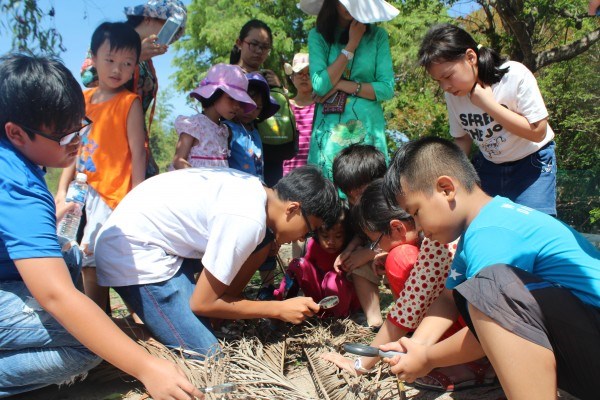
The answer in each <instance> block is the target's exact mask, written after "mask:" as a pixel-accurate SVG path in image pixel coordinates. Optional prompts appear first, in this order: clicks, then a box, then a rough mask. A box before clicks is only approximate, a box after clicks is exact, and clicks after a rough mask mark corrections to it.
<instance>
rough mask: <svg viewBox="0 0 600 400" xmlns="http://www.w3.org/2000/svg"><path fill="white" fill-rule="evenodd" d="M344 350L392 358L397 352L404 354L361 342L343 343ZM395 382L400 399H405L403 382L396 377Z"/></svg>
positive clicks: (357, 353) (361, 354) (369, 355)
mask: <svg viewBox="0 0 600 400" xmlns="http://www.w3.org/2000/svg"><path fill="white" fill-rule="evenodd" d="M344 350H345V351H346V352H348V353H352V354H356V355H359V356H364V357H384V358H392V357H394V356H397V355H398V354H400V355H402V354H406V353H402V352H400V351H383V350H379V349H378V348H377V347H373V346H367V345H366V344H361V343H345V344H344ZM396 383H397V385H398V395H399V396H400V400H406V389H405V388H404V382H402V381H401V380H400V379H398V380H397V382H396Z"/></svg>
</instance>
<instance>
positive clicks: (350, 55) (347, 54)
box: [342, 49, 354, 61]
mask: <svg viewBox="0 0 600 400" xmlns="http://www.w3.org/2000/svg"><path fill="white" fill-rule="evenodd" d="M342 54H343V55H345V56H346V58H347V59H348V61H350V60H352V59H353V58H354V53H353V52H351V51H348V50H346V49H342Z"/></svg>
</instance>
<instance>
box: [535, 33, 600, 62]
mask: <svg viewBox="0 0 600 400" xmlns="http://www.w3.org/2000/svg"><path fill="white" fill-rule="evenodd" d="M598 40H600V28H598V29H596V30H595V31H592V32H590V33H588V34H587V35H585V36H584V37H582V38H581V39H579V40H575V41H573V42H571V43H569V44H566V45H563V46H558V47H555V48H553V49H550V50H546V51H542V52H541V53H539V54H538V55H537V56H536V57H535V64H534V66H533V68H531V67H529V66H528V67H529V68H530V69H531V71H532V72H535V71H537V70H539V69H540V68H543V67H545V66H546V65H549V64H553V63H556V62H559V61H566V60H570V59H572V58H574V57H575V56H577V55H579V54H581V53H583V52H584V51H586V50H588V49H589V48H590V47H592V46H593V45H594V44H596V43H597V42H598Z"/></svg>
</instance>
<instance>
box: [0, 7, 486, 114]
mask: <svg viewBox="0 0 600 400" xmlns="http://www.w3.org/2000/svg"><path fill="white" fill-rule="evenodd" d="M144 1H145V0H39V1H38V2H39V4H40V7H41V8H42V10H43V11H44V12H48V10H49V9H50V8H51V7H54V9H55V15H56V16H55V18H54V22H53V24H52V25H49V24H48V20H47V21H45V23H44V24H43V26H44V27H53V28H55V29H56V30H58V32H60V33H61V35H62V38H63V45H64V46H65V47H66V49H67V51H65V52H63V53H62V54H61V58H62V60H63V62H64V63H65V65H66V66H67V67H68V68H69V69H70V70H71V72H72V73H73V75H75V77H76V78H77V79H78V80H80V79H79V76H80V75H79V71H80V67H81V63H82V62H83V59H84V57H85V55H86V53H87V49H88V48H89V43H90V39H91V37H92V33H93V32H94V29H96V27H97V26H98V25H99V24H100V23H102V22H104V21H113V22H114V21H124V20H125V14H124V13H123V8H124V7H127V6H133V5H137V4H142V3H143V2H144ZM183 2H184V4H186V5H188V4H189V3H190V2H191V0H183ZM474 6H475V7H477V5H476V3H474V2H473V1H472V0H460V1H458V3H457V4H456V5H455V7H454V8H453V12H452V13H451V15H453V16H458V15H465V14H467V13H469V12H471V11H472V10H473V7H474ZM50 21H51V20H50ZM231 40H232V43H233V40H234V38H232V39H231ZM10 45H11V43H10V35H7V33H6V32H5V31H2V33H1V34H0V54H4V53H6V52H8V51H9V50H10ZM174 55H175V50H170V51H168V52H167V53H166V54H164V55H162V56H159V57H155V58H154V59H153V60H154V66H155V68H156V73H157V74H158V79H159V90H160V89H161V88H167V87H171V88H173V87H174V78H172V75H173V74H174V72H175V68H176V67H174V66H173V65H172V61H173V57H174ZM172 93H173V95H172V97H171V98H170V99H169V101H170V103H171V104H172V105H173V107H174V109H173V115H172V116H171V117H172V118H173V119H174V118H175V117H176V116H177V115H179V114H193V113H194V112H195V111H193V109H192V108H190V107H189V106H188V105H187V104H186V97H187V93H181V92H176V91H175V90H174V89H172Z"/></svg>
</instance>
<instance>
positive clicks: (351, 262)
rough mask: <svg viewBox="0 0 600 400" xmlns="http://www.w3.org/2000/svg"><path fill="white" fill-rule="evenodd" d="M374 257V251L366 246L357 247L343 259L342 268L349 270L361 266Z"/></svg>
mask: <svg viewBox="0 0 600 400" xmlns="http://www.w3.org/2000/svg"><path fill="white" fill-rule="evenodd" d="M374 257H375V253H374V252H373V251H371V250H369V249H367V248H366V247H358V248H357V249H356V250H354V251H353V252H352V254H350V257H348V258H347V259H346V261H344V265H343V267H342V268H343V270H344V271H346V272H350V271H353V270H355V269H356V268H359V267H362V266H363V265H365V264H367V263H369V262H371V261H372V260H373V258H374Z"/></svg>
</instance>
